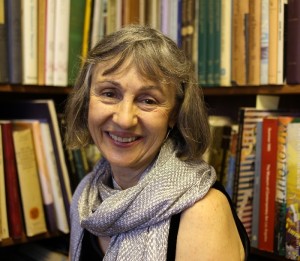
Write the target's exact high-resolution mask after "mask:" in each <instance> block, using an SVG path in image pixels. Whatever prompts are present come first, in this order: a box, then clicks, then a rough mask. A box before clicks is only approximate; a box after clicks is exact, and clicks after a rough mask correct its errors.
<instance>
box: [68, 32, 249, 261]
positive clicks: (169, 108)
mask: <svg viewBox="0 0 300 261" xmlns="http://www.w3.org/2000/svg"><path fill="white" fill-rule="evenodd" d="M203 104H204V102H203V96H202V93H201V90H200V88H199V87H198V85H197V83H196V81H195V79H194V72H193V69H192V66H191V64H190V62H189V61H188V60H187V58H186V57H185V55H184V54H183V52H182V51H181V50H180V49H179V48H178V47H177V46H176V44H175V43H174V42H173V41H171V40H170V39H169V38H167V37H166V36H164V35H162V34H161V33H160V32H158V31H156V30H154V29H150V28H148V27H143V26H129V27H127V28H124V29H121V30H120V31H118V32H116V33H113V34H111V35H109V36H107V37H106V38H105V39H103V40H102V41H100V42H99V43H98V44H97V45H96V46H95V47H94V48H93V49H92V50H91V51H90V53H89V55H88V57H87V59H86V61H85V62H84V65H83V67H82V70H81V72H80V74H79V77H78V79H77V82H76V84H75V87H74V91H73V93H72V94H71V95H70V97H69V100H68V103H67V107H66V119H67V134H66V143H67V145H68V146H69V147H70V148H74V147H78V146H84V145H87V144H89V143H92V142H94V143H95V144H96V146H97V147H98V149H99V150H100V152H101V154H102V156H103V157H102V159H101V160H100V162H99V163H97V164H96V166H95V168H94V170H93V171H92V172H91V173H90V174H89V175H87V176H86V177H85V178H84V179H83V180H82V181H81V183H80V184H79V186H78V187H77V189H76V192H75V193H74V196H73V201H72V205H71V211H70V212H71V242H70V258H71V260H93V258H94V259H95V260H102V259H103V260H126V261H127V260H155V261H157V260H175V259H176V260H189V261H190V260H244V259H245V257H246V256H247V251H248V243H249V242H248V238H247V236H246V233H245V230H244V229H243V226H242V225H241V223H240V222H239V220H238V218H237V217H236V215H235V213H234V211H233V210H232V209H231V206H230V202H229V201H228V199H227V198H226V196H225V195H224V192H222V188H221V186H219V184H218V183H216V174H215V171H214V169H213V168H212V167H210V166H209V165H207V164H206V163H205V162H203V161H202V160H201V157H202V154H203V153H204V151H205V150H206V148H207V147H208V144H209V137H210V133H209V125H208V120H207V115H206V112H205V108H204V105H203Z"/></svg>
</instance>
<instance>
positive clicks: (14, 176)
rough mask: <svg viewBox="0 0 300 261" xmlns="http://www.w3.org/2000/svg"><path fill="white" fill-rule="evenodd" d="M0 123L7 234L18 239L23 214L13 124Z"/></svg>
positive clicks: (21, 228) (21, 229) (21, 230)
mask: <svg viewBox="0 0 300 261" xmlns="http://www.w3.org/2000/svg"><path fill="white" fill-rule="evenodd" d="M0 124H1V130H2V146H3V155H4V157H3V159H4V175H5V190H6V205H7V217H8V227H9V235H10V237H11V238H13V239H19V238H21V237H22V235H23V221H22V220H23V215H22V209H21V197H20V191H19V180H18V172H17V164H16V157H15V149H14V142H13V126H12V123H11V122H10V121H1V122H0Z"/></svg>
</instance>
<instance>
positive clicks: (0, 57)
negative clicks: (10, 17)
mask: <svg viewBox="0 0 300 261" xmlns="http://www.w3.org/2000/svg"><path fill="white" fill-rule="evenodd" d="M5 4H6V3H5V2H4V0H1V1H0V61H1V63H0V83H7V82H8V70H7V68H8V57H7V45H6V42H7V22H6V19H5Z"/></svg>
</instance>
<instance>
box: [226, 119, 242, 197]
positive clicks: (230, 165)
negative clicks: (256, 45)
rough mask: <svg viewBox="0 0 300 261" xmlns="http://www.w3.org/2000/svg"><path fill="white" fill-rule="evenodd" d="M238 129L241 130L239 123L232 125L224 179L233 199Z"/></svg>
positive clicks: (227, 190)
mask: <svg viewBox="0 0 300 261" xmlns="http://www.w3.org/2000/svg"><path fill="white" fill-rule="evenodd" d="M238 131H239V130H238V125H237V124H233V125H231V135H230V144H229V153H228V158H227V168H226V177H225V179H224V187H225V190H226V192H227V193H228V195H229V196H230V198H231V199H232V197H233V185H234V174H235V164H236V149H237V138H238Z"/></svg>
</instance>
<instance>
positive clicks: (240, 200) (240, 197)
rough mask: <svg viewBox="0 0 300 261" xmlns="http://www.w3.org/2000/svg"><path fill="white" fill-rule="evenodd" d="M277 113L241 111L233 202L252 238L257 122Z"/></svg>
mask: <svg viewBox="0 0 300 261" xmlns="http://www.w3.org/2000/svg"><path fill="white" fill-rule="evenodd" d="M273 113H276V111H272V110H263V109H262V110H259V109H256V108H251V107H242V108H240V109H239V115H238V125H239V135H238V140H237V152H236V166H235V177H234V185H233V196H232V200H233V202H234V204H235V206H236V210H237V213H238V216H239V218H240V220H241V222H242V223H243V225H244V227H245V229H246V231H247V233H248V235H249V238H251V225H252V210H253V202H252V200H253V189H254V187H253V186H254V175H255V172H254V171H255V169H254V164H255V145H256V139H255V129H256V124H257V122H259V121H261V120H262V119H263V118H264V117H266V116H269V115H271V114H273Z"/></svg>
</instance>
